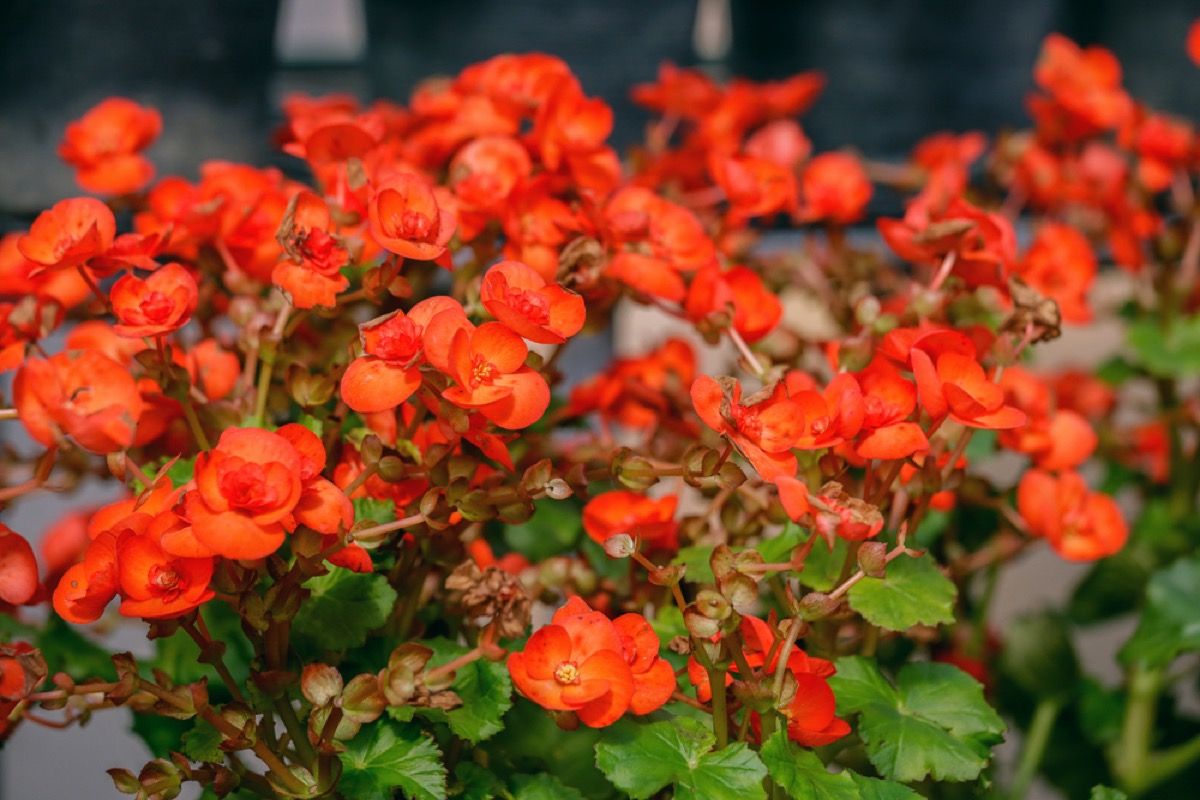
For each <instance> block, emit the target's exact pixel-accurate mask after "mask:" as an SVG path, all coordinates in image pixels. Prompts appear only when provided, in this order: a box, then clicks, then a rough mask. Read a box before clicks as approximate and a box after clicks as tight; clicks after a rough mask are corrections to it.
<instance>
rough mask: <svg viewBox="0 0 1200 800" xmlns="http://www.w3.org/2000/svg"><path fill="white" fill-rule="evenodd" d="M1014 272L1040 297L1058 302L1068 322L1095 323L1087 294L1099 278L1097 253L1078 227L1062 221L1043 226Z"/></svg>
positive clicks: (1063, 316)
mask: <svg viewBox="0 0 1200 800" xmlns="http://www.w3.org/2000/svg"><path fill="white" fill-rule="evenodd" d="M1014 271H1015V272H1016V273H1017V274H1018V275H1020V276H1021V277H1022V278H1024V280H1025V282H1026V283H1028V284H1029V285H1030V286H1032V287H1033V288H1034V289H1037V291H1038V293H1039V294H1041V295H1043V296H1045V297H1049V298H1051V299H1052V300H1055V301H1056V302H1057V303H1058V308H1059V310H1060V311H1061V312H1062V318H1063V319H1064V320H1066V321H1067V322H1088V321H1090V320H1091V318H1092V310H1091V308H1090V307H1089V306H1088V300H1087V294H1088V290H1090V289H1091V287H1092V281H1093V280H1094V279H1095V277H1096V254H1095V253H1094V252H1093V251H1092V246H1091V245H1090V244H1088V240H1087V238H1086V237H1085V236H1084V235H1083V234H1082V233H1080V232H1079V231H1078V230H1077V229H1075V228H1074V227H1072V226H1070V225H1067V224H1065V223H1062V222H1048V223H1046V224H1045V225H1043V226H1042V227H1041V228H1039V229H1038V232H1037V235H1036V236H1035V237H1034V240H1033V243H1032V244H1031V245H1030V246H1029V251H1028V252H1027V253H1026V254H1025V261H1024V262H1023V263H1021V264H1019V265H1018V266H1017V267H1016V269H1015V270H1014Z"/></svg>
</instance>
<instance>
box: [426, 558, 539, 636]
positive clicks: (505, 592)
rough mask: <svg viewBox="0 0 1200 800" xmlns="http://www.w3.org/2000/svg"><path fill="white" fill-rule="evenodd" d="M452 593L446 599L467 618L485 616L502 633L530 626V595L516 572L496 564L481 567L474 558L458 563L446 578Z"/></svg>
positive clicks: (511, 633) (517, 632) (513, 633)
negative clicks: (511, 572)
mask: <svg viewBox="0 0 1200 800" xmlns="http://www.w3.org/2000/svg"><path fill="white" fill-rule="evenodd" d="M446 588H447V589H449V590H450V591H451V592H452V593H453V594H452V595H451V596H450V598H449V600H448V603H449V605H450V606H451V607H453V608H456V609H459V610H461V611H462V613H463V615H464V616H465V617H466V618H467V619H471V620H476V621H479V620H484V619H486V620H488V621H490V622H491V624H493V625H495V626H496V632H497V633H499V634H500V636H501V637H504V638H507V639H512V638H516V637H518V636H520V635H521V634H523V633H524V632H525V630H526V629H527V628H528V627H529V620H530V616H531V615H532V613H533V598H532V597H531V596H530V594H529V590H528V589H526V588H525V585H524V584H523V583H521V581H520V580H519V579H518V578H517V577H516V576H515V575H511V574H509V573H507V572H505V571H504V570H502V569H499V568H497V567H488V568H486V569H483V570H480V569H479V567H478V566H477V565H476V564H475V562H473V561H464V562H463V563H462V564H459V565H458V566H457V567H456V568H455V569H454V572H452V573H451V574H450V575H449V577H447V578H446Z"/></svg>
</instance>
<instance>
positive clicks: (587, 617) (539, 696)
mask: <svg viewBox="0 0 1200 800" xmlns="http://www.w3.org/2000/svg"><path fill="white" fill-rule="evenodd" d="M625 624H626V625H628V623H625ZM635 632H636V631H635ZM625 636H626V637H630V634H629V633H626V634H625ZM630 638H632V637H630ZM636 641H637V640H636V639H635V642H636ZM639 649H640V648H639ZM656 655H657V654H656ZM633 660H634V661H635V663H636V662H637V661H638V657H637V654H636V653H635V655H634V659H633ZM508 672H509V674H510V675H511V676H512V680H513V684H514V685H515V686H516V687H517V689H518V690H519V691H520V692H521V694H523V695H525V696H526V697H528V698H529V699H530V700H532V701H534V702H535V703H537V704H538V705H540V706H542V707H543V708H548V709H551V710H553V711H574V712H575V713H576V714H577V715H578V716H579V719H580V721H582V722H583V723H584V724H585V725H588V726H590V727H592V728H603V727H605V726H607V725H611V724H613V723H614V722H616V721H617V720H618V719H620V717H621V715H622V714H624V713H625V711H626V710H627V709H628V708H629V705H630V702H631V701H632V700H633V698H634V693H635V682H634V677H633V670H632V668H631V667H630V659H629V658H628V657H627V656H626V653H625V643H624V641H623V637H622V633H621V630H620V629H618V628H617V626H616V625H614V624H613V623H612V621H611V620H609V619H608V617H606V616H604V615H603V614H601V613H600V612H599V611H592V610H591V609H590V608H589V607H588V605H587V603H585V602H584V601H583V600H581V599H580V598H578V597H573V598H571V600H569V601H568V602H567V604H566V605H565V606H563V607H562V608H560V609H559V610H558V611H556V612H555V613H554V616H553V618H552V619H551V623H550V624H549V625H546V626H545V627H542V628H539V629H537V630H536V631H534V633H533V635H532V636H530V637H529V641H528V642H527V643H526V644H525V650H524V651H523V652H518V653H512V654H510V655H509V657H508Z"/></svg>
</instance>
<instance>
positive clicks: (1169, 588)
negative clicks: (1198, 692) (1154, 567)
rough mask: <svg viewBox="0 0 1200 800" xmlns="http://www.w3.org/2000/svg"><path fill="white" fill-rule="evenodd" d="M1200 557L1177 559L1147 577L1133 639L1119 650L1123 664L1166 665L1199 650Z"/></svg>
mask: <svg viewBox="0 0 1200 800" xmlns="http://www.w3.org/2000/svg"><path fill="white" fill-rule="evenodd" d="M1197 607H1200V557H1195V558H1191V559H1186V560H1180V561H1176V562H1175V563H1174V564H1172V565H1171V566H1169V567H1167V568H1166V569H1162V570H1159V571H1158V572H1156V573H1154V575H1152V576H1151V577H1150V582H1149V584H1147V586H1146V605H1145V608H1144V610H1143V612H1142V618H1141V621H1140V622H1139V623H1138V627H1137V630H1136V631H1134V632H1133V638H1131V639H1130V640H1129V641H1128V642H1126V643H1125V646H1124V647H1122V648H1121V652H1120V653H1118V657H1119V658H1120V659H1121V661H1122V662H1123V663H1126V664H1130V663H1133V662H1135V661H1141V662H1144V663H1145V664H1147V665H1148V666H1151V667H1165V666H1167V665H1168V664H1170V663H1171V662H1172V661H1174V660H1175V657H1176V656H1177V655H1179V654H1181V653H1186V652H1192V651H1194V650H1200V615H1198V614H1197V613H1196V608H1197Z"/></svg>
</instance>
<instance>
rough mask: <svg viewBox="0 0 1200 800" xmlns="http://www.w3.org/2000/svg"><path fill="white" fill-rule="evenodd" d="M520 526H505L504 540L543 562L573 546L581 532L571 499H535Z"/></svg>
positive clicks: (577, 507) (579, 516)
mask: <svg viewBox="0 0 1200 800" xmlns="http://www.w3.org/2000/svg"><path fill="white" fill-rule="evenodd" d="M534 506H535V511H534V514H533V516H532V517H530V518H529V521H528V522H526V523H525V524H523V525H506V526H505V527H504V543H505V544H507V545H508V546H509V547H511V548H512V549H513V550H516V551H518V552H519V553H521V554H522V555H523V556H525V557H526V558H528V559H529V560H530V561H544V560H546V559H547V558H550V557H551V556H556V555H559V554H560V553H564V552H566V551H567V550H570V549H571V548H573V547H574V546H575V543H576V542H577V541H579V537H580V535H581V534H582V533H583V514H582V510H581V508H580V505H579V503H577V502H574V501H571V500H539V501H536V502H535V503H534Z"/></svg>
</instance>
